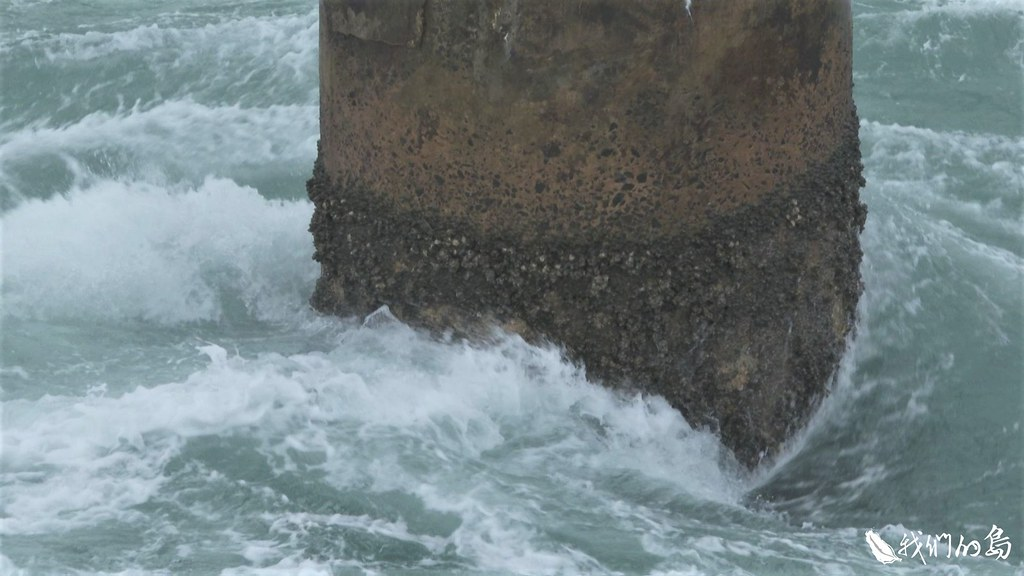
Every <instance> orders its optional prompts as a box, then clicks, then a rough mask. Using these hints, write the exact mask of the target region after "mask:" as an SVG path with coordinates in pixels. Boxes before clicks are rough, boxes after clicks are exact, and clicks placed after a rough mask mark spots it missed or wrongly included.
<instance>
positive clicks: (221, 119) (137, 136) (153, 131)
mask: <svg viewBox="0 0 1024 576" xmlns="http://www.w3.org/2000/svg"><path fill="white" fill-rule="evenodd" d="M317 118H318V112H317V110H316V107H315V106H305V105H301V106H300V105H295V106H270V107H268V108H258V109H252V108H242V107H239V106H222V107H210V106H206V105H203V104H200V103H197V102H193V101H190V100H180V101H172V102H165V103H162V104H159V105H157V106H155V107H153V108H148V109H140V108H130V109H126V110H122V111H119V112H116V113H107V112H94V113H92V114H89V115H88V116H86V117H85V118H83V119H81V120H80V121H78V122H75V123H73V124H69V125H66V126H60V127H52V126H48V125H45V124H37V125H34V126H31V127H27V128H24V129H21V130H18V131H15V132H13V133H9V134H7V135H6V136H0V183H7V184H8V185H9V186H11V187H13V188H14V189H20V190H22V191H24V192H26V193H27V192H28V191H31V190H32V188H33V181H32V180H31V179H30V178H29V177H28V176H18V174H19V173H21V172H25V173H26V174H33V173H34V172H33V169H34V167H35V166H37V165H39V164H40V163H43V162H47V161H52V159H57V162H58V164H59V165H63V166H64V168H65V170H67V172H68V173H69V174H70V175H71V177H72V179H74V180H77V181H78V183H79V184H85V183H87V182H84V180H87V179H88V177H89V176H90V175H91V174H109V175H111V176H113V175H119V176H120V175H123V174H125V173H134V174H137V175H142V176H149V175H151V174H153V173H154V172H156V173H168V172H170V173H172V174H173V173H175V172H177V173H180V174H182V175H184V176H186V177H191V178H201V177H203V176H205V175H207V174H229V173H231V172H232V171H233V170H234V171H237V170H238V169H240V168H242V169H244V168H250V169H255V168H264V169H265V167H266V166H268V165H270V166H281V165H288V164H290V163H296V162H300V161H304V160H306V159H309V158H312V157H313V156H314V155H315V154H316V139H317V122H318V120H317Z"/></svg>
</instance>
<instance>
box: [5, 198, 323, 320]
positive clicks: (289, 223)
mask: <svg viewBox="0 0 1024 576" xmlns="http://www.w3.org/2000/svg"><path fill="white" fill-rule="evenodd" d="M311 211H312V207H311V206H310V205H309V203H308V202H304V201H299V202H282V201H271V200H267V199H265V198H263V197H261V196H260V195H259V194H258V193H257V192H256V191H255V190H253V189H252V188H247V187H242V186H238V185H237V184H235V183H234V182H232V181H230V180H221V179H215V178H208V179H206V180H205V181H204V182H203V183H202V185H200V186H199V187H197V188H195V189H182V190H171V189H168V188H166V187H161V186H157V185H154V184H149V183H145V182H132V183H123V182H115V181H109V180H105V181H100V182H98V183H96V184H95V185H93V186H91V187H89V188H88V189H85V190H75V191H73V192H72V193H71V194H70V195H68V196H67V197H62V196H58V197H53V198H50V199H47V200H28V201H25V202H23V203H22V204H21V205H19V206H17V207H16V208H14V209H13V210H11V211H9V212H8V213H6V214H5V215H4V221H3V250H4V277H3V288H4V312H5V314H13V315H15V316H19V317H33V318H77V319H97V320H98V319H105V320H115V319H117V320H119V319H133V318H138V319H145V320H150V321H155V322H160V323H178V322H188V321H197V320H216V319H218V318H220V317H221V316H222V315H223V314H224V313H225V309H226V307H227V306H229V305H232V304H235V303H238V304H240V305H241V306H243V307H244V310H245V311H246V313H248V314H250V315H252V316H254V317H257V318H261V319H286V318H288V317H289V316H291V315H294V314H296V313H297V311H298V310H300V309H302V308H304V307H305V298H306V294H308V292H309V291H310V290H311V289H312V283H313V281H314V280H315V278H316V273H317V270H316V266H315V264H314V263H313V262H312V261H311V260H310V259H309V256H308V255H309V254H310V252H311V247H310V246H309V235H308V232H306V227H307V223H308V221H309V216H310V213H311ZM303 255H306V256H303Z"/></svg>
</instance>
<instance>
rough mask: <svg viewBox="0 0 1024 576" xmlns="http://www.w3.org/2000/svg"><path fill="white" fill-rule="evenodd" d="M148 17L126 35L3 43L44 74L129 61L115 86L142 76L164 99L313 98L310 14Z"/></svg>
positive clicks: (314, 35) (66, 35)
mask: <svg viewBox="0 0 1024 576" xmlns="http://www.w3.org/2000/svg"><path fill="white" fill-rule="evenodd" d="M151 18H154V19H155V21H150V22H147V23H145V24H140V25H137V26H135V27H133V28H129V29H115V30H103V29H86V30H84V31H78V30H75V31H74V32H61V33H57V34H45V33H37V32H33V33H30V34H27V35H22V36H21V37H20V38H16V39H13V40H9V41H5V42H4V45H5V47H6V48H8V49H9V50H11V51H12V53H13V54H17V55H18V56H19V57H20V58H22V59H24V58H30V59H34V60H36V61H37V66H43V67H44V68H51V69H60V70H63V69H72V70H76V69H88V68H99V69H100V70H104V71H106V70H107V68H108V65H109V63H111V62H123V63H130V64H129V65H128V69H129V70H130V71H131V73H130V74H123V75H121V76H120V77H117V76H113V75H112V76H111V79H112V80H116V82H115V85H117V86H121V87H122V88H123V87H124V86H128V85H129V84H130V83H131V81H132V79H133V78H134V77H136V76H138V75H139V74H141V73H144V71H148V72H149V73H150V74H152V75H153V80H155V81H156V86H154V87H155V88H157V91H158V92H159V93H163V94H165V95H166V96H168V97H173V96H175V95H181V94H191V95H195V96H202V95H206V96H207V97H218V98H222V99H223V98H225V97H228V96H229V95H233V97H229V98H228V100H241V101H243V102H248V103H266V102H267V100H266V97H267V96H268V95H275V94H289V95H291V96H292V97H295V96H298V97H301V98H303V99H304V100H309V99H311V98H313V99H315V94H316V86H317V78H316V75H317V67H316V60H317V58H316V54H317V49H318V14H317V10H316V9H313V10H306V11H303V12H302V13H298V14H281V15H276V16H242V17H239V16H237V15H235V16H234V17H228V16H227V15H217V16H216V17H215V20H214V21H212V22H210V21H207V22H204V20H209V19H210V14H208V13H207V14H202V13H189V12H184V13H177V14H169V15H154V16H151ZM124 23H125V21H122V25H123V24H124ZM127 23H129V24H130V23H131V21H127ZM138 64H141V67H139V66H138ZM295 87H299V88H301V90H300V91H298V92H296V91H295V90H294V88H295Z"/></svg>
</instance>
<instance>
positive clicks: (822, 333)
mask: <svg viewBox="0 0 1024 576" xmlns="http://www.w3.org/2000/svg"><path fill="white" fill-rule="evenodd" d="M846 130H847V133H846V135H845V136H844V137H843V138H842V141H843V142H844V144H843V145H842V146H841V147H840V148H839V150H838V151H837V152H836V153H835V154H834V155H833V157H832V158H830V159H829V160H828V161H827V162H826V163H824V164H822V165H819V166H814V167H812V168H811V170H809V171H808V172H807V173H806V174H805V175H803V176H802V177H800V178H798V179H796V180H795V182H794V183H793V184H792V185H791V186H788V187H787V188H786V189H778V190H774V191H772V193H771V194H766V195H764V196H763V198H764V200H763V201H762V202H760V203H758V204H756V205H750V206H747V207H745V208H743V209H740V210H737V211H734V212H731V213H729V214H727V215H723V216H720V217H716V218H712V219H711V223H710V225H709V226H706V227H704V228H703V229H702V231H700V232H698V233H695V234H692V235H679V236H676V237H674V238H671V239H660V240H658V241H657V242H653V243H651V242H643V241H639V240H637V241H621V240H617V241H602V240H600V239H590V240H587V241H576V242H572V241H544V240H534V241H523V240H522V239H520V238H515V237H510V236H491V235H488V236H483V235H481V234H479V233H477V232H475V231H474V229H473V228H472V227H470V226H467V225H465V224H462V223H460V222H459V221H457V220H455V219H445V218H443V217H440V216H436V215H429V216H427V217H425V216H424V214H422V213H414V212H411V211H409V210H407V209H404V208H403V207H402V206H400V205H398V204H397V203H395V202H394V201H392V200H390V199H389V198H390V196H389V195H388V194H382V193H380V191H378V190H375V189H374V185H373V183H372V182H364V181H360V180H359V179H358V178H354V177H353V178H349V179H346V180H342V181H334V180H332V179H331V178H330V177H328V176H327V174H326V173H325V171H324V170H323V166H322V163H321V162H320V161H319V160H318V162H317V164H316V169H315V171H314V177H313V179H312V180H310V181H309V184H308V189H309V195H310V198H311V199H312V200H313V202H314V203H315V205H316V211H315V213H314V217H313V221H312V224H311V226H310V230H311V231H312V233H313V236H314V239H315V245H316V247H317V252H316V256H315V258H316V259H317V260H319V261H320V263H321V264H322V269H323V275H322V277H321V278H320V280H319V282H318V283H317V287H316V292H315V294H314V295H313V298H312V303H313V306H314V307H315V308H316V309H318V310H321V311H324V312H329V313H336V314H341V315H349V314H354V313H357V314H364V313H367V312H369V311H372V310H374V309H376V308H378V307H379V306H381V305H384V304H387V305H388V306H390V308H391V310H392V312H393V313H394V314H395V315H396V316H397V317H398V318H400V319H401V320H403V321H405V322H408V323H411V324H413V325H418V326H425V327H428V328H432V329H436V330H447V329H454V330H455V331H456V332H457V333H462V334H467V335H472V334H474V333H478V332H480V331H483V330H486V329H487V327H489V326H493V325H497V326H504V327H505V328H507V329H511V330H513V331H516V332H519V333H521V334H523V335H524V336H526V337H527V338H528V339H537V338H542V337H543V338H550V339H552V340H554V341H556V342H558V343H561V344H562V345H564V346H565V349H566V351H567V353H568V355H569V356H570V357H571V358H572V359H575V360H585V361H586V366H587V371H588V374H589V375H590V376H591V377H593V378H598V379H601V380H604V381H605V382H607V383H610V384H613V385H618V386H628V387H632V388H640V389H642V390H644V391H647V392H650V393H656V394H660V395H663V396H664V397H665V398H666V399H667V400H668V401H669V402H670V403H671V404H672V405H673V406H675V407H677V408H678V409H679V410H680V411H681V412H682V413H683V414H684V416H686V417H687V419H688V420H689V421H690V422H691V423H692V424H694V425H697V426H707V427H710V428H711V429H713V430H717V431H720V433H721V436H722V440H723V442H724V443H725V444H726V445H727V446H728V447H729V448H731V449H732V450H733V451H734V453H735V454H736V456H737V458H738V459H739V460H740V461H741V462H743V463H745V464H747V465H754V464H756V463H757V462H758V461H760V459H761V458H762V457H764V456H765V455H770V454H772V453H773V452H774V451H775V450H776V449H777V448H778V447H779V446H780V444H781V443H782V442H783V441H784V440H785V439H786V438H787V437H789V436H790V435H791V433H792V432H793V431H794V430H796V429H798V428H799V427H800V426H802V425H803V424H804V422H805V421H806V419H807V417H808V416H809V414H810V413H811V411H812V408H813V407H814V406H815V405H816V404H817V403H818V401H819V400H820V399H821V398H822V396H823V395H824V393H825V392H826V389H827V385H828V383H829V380H830V376H831V374H832V372H833V370H834V369H835V367H836V365H837V364H838V361H839V357H840V355H841V353H842V351H843V347H844V340H845V337H846V335H847V334H848V332H849V331H850V329H851V327H852V323H853V318H854V309H855V306H856V302H857V299H858V296H859V294H860V289H861V287H860V278H859V275H858V273H857V270H858V266H859V263H860V258H861V251H860V247H859V244H858V235H859V233H860V231H861V228H862V227H863V223H864V217H865V210H864V207H863V205H862V204H861V203H860V202H859V200H858V189H859V188H860V186H861V185H862V183H863V182H862V179H861V176H860V172H861V164H860V152H859V149H858V139H857V124H856V118H855V117H851V118H850V122H849V123H848V126H847V129H846Z"/></svg>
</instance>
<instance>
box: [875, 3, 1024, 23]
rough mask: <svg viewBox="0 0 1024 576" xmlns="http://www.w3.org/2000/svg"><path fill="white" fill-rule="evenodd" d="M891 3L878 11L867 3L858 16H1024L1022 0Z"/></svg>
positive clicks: (909, 17) (913, 18)
mask: <svg viewBox="0 0 1024 576" xmlns="http://www.w3.org/2000/svg"><path fill="white" fill-rule="evenodd" d="M891 4H893V3H886V5H885V6H886V9H884V10H878V11H872V10H871V7H869V6H867V5H866V6H865V8H864V9H862V10H858V12H857V15H856V18H858V19H870V18H881V19H885V18H888V19H890V21H892V19H893V18H896V19H904V20H916V19H918V18H921V17H926V16H930V15H937V14H947V15H951V16H956V17H958V18H965V17H971V16H985V15H991V14H1000V15H1011V16H1013V15H1016V16H1018V17H1020V16H1024V6H1022V5H1021V2H1020V0H897V2H895V4H896V5H898V6H900V8H899V9H896V10H895V11H894V10H892V9H890V5H891Z"/></svg>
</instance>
